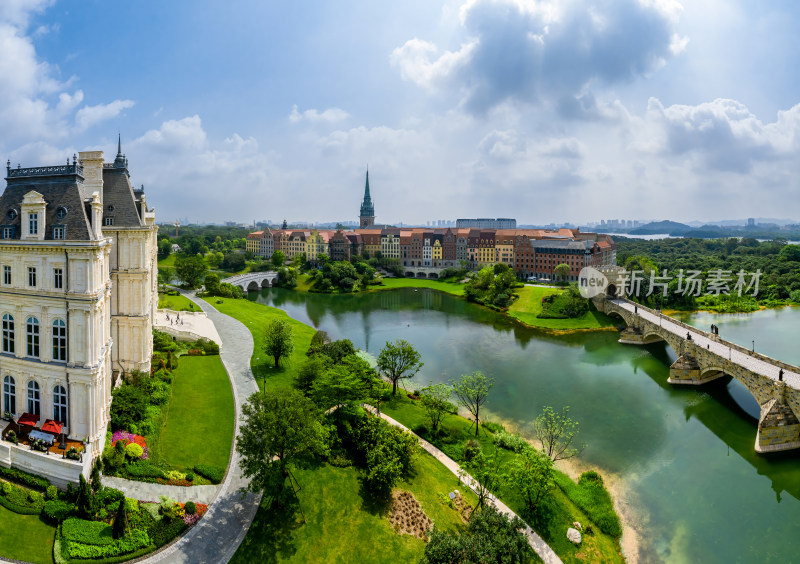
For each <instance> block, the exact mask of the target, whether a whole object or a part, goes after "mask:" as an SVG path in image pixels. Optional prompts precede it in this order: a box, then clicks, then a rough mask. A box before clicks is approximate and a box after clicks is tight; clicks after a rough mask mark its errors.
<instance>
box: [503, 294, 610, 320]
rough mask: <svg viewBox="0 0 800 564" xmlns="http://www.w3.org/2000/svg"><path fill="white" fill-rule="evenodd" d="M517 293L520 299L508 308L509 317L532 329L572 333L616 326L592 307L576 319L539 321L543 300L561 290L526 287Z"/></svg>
mask: <svg viewBox="0 0 800 564" xmlns="http://www.w3.org/2000/svg"><path fill="white" fill-rule="evenodd" d="M515 291H516V293H517V294H519V298H518V299H517V301H515V302H514V303H513V304H511V306H510V307H509V308H508V315H510V316H511V317H513V318H515V319H518V320H520V321H521V322H523V323H525V324H526V325H530V326H531V327H541V328H543V329H554V330H561V331H571V330H574V329H601V328H604V327H614V326H615V323H614V321H613V320H612V319H611V318H610V317H608V316H607V315H605V314H603V313H601V312H599V311H597V310H595V309H594V308H593V307H592V306H591V305H590V309H589V311H588V312H586V313H585V314H583V315H582V316H581V317H576V318H575V319H539V318H538V317H536V316H537V315H538V314H539V313H541V311H542V298H543V297H545V296H549V295H551V294H556V293H558V292H560V291H561V290H558V289H556V288H544V287H541V286H524V287H522V288H517V289H516V290H515Z"/></svg>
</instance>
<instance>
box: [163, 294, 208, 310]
mask: <svg viewBox="0 0 800 564" xmlns="http://www.w3.org/2000/svg"><path fill="white" fill-rule="evenodd" d="M158 309H169V310H172V311H200V308H199V307H198V306H196V305H195V304H194V303H193V302H192V300H190V299H189V298H187V297H186V296H183V295H180V294H178V295H177V296H168V295H166V294H159V295H158Z"/></svg>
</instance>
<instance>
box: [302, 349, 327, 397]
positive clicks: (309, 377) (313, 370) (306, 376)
mask: <svg viewBox="0 0 800 564" xmlns="http://www.w3.org/2000/svg"><path fill="white" fill-rule="evenodd" d="M329 367H330V362H329V361H328V358H327V357H325V356H323V355H314V356H311V357H309V358H307V359H306V361H305V362H304V363H303V364H302V365H301V366H300V368H299V369H298V371H297V375H296V376H295V379H294V387H295V388H297V389H298V390H300V391H301V392H303V393H304V394H305V395H306V396H309V395H311V391H312V390H313V389H314V383H315V382H316V381H317V379H318V378H319V377H320V376H321V375H322V374H324V373H325V371H326V370H327V369H328V368H329Z"/></svg>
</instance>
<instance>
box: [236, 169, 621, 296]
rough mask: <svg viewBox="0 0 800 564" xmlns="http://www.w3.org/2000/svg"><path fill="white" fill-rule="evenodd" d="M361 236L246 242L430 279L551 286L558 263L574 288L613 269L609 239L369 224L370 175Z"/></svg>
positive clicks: (296, 235) (490, 227) (480, 222)
mask: <svg viewBox="0 0 800 564" xmlns="http://www.w3.org/2000/svg"><path fill="white" fill-rule="evenodd" d="M359 223H360V225H361V228H360V229H356V230H354V231H344V230H341V229H340V230H336V231H333V230H317V229H313V230H291V229H275V230H271V229H269V228H267V229H265V230H264V231H256V232H254V233H250V234H249V235H248V236H247V250H248V251H250V252H252V253H253V254H254V255H259V256H262V257H265V258H269V257H271V256H272V253H273V252H274V251H277V250H280V251H283V253H284V255H286V258H287V259H292V258H294V257H295V256H297V255H304V256H305V257H306V258H307V260H309V261H311V262H312V263H313V262H316V260H317V257H318V256H319V255H320V254H325V255H328V256H329V257H330V258H331V259H332V260H349V259H350V258H351V257H352V256H355V255H363V256H367V257H373V256H378V254H379V253H380V255H382V256H384V257H386V258H393V259H397V260H398V261H399V262H400V265H401V266H403V267H407V268H408V269H409V270H408V272H407V273H406V274H407V275H408V276H424V277H432V278H435V277H436V276H438V272H439V271H441V269H443V268H447V267H459V266H462V265H465V266H467V267H469V268H473V269H478V268H483V267H485V266H491V265H494V264H497V263H503V264H506V265H508V266H509V267H510V268H512V269H513V270H514V272H515V273H516V274H517V276H519V277H520V278H537V279H552V278H553V277H554V276H556V273H555V269H556V267H557V266H558V265H560V264H567V265H568V266H569V267H570V273H569V275H568V276H567V278H568V280H570V281H575V280H577V278H578V274H579V273H580V270H581V268H583V267H585V266H611V265H615V264H616V261H617V257H616V247H615V245H614V240H613V239H612V238H611V236H610V235H603V234H597V233H586V232H581V231H580V230H579V229H566V228H562V229H554V230H548V229H516V225H517V222H516V220H515V219H510V218H497V219H459V220H458V222H457V227H456V228H450V227H446V228H441V227H440V228H410V229H398V228H395V227H383V228H379V227H380V226H378V225H375V206H374V204H373V202H372V197H371V195H370V190H369V172H367V178H366V183H365V186H364V199H363V200H362V203H361V208H360V210H359Z"/></svg>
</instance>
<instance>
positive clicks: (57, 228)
mask: <svg viewBox="0 0 800 564" xmlns="http://www.w3.org/2000/svg"><path fill="white" fill-rule="evenodd" d="M65 231H66V229H65V228H64V226H63V225H54V226H53V239H63V238H64V232H65Z"/></svg>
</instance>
